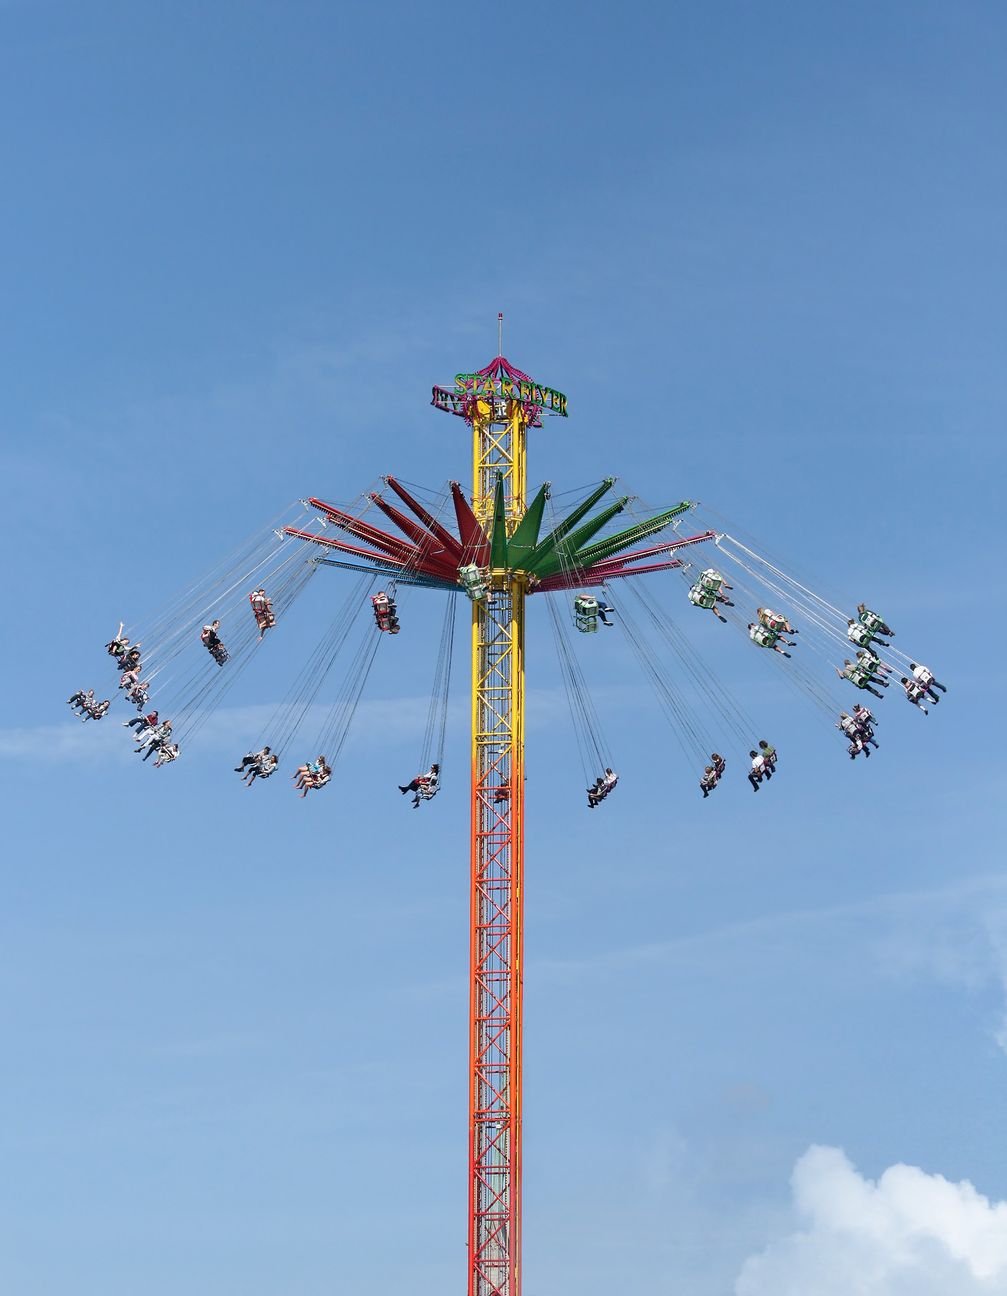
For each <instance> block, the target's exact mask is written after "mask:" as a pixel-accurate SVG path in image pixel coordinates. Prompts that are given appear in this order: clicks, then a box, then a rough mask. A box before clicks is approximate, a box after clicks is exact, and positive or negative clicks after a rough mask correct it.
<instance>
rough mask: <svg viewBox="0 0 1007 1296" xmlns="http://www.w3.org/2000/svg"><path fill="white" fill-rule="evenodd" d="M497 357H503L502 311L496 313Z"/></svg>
mask: <svg viewBox="0 0 1007 1296" xmlns="http://www.w3.org/2000/svg"><path fill="white" fill-rule="evenodd" d="M497 355H498V356H502V355H503V311H497Z"/></svg>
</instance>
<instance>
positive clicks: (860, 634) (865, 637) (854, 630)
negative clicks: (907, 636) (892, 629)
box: [846, 617, 891, 648]
mask: <svg viewBox="0 0 1007 1296" xmlns="http://www.w3.org/2000/svg"><path fill="white" fill-rule="evenodd" d="M846 637H847V639H849V640H850V642H851V643H855V644H856V645H857V647H858V648H870V646H871V644H872V643H879V644H880V645H881V647H882V648H889V647H891V645H890V644H889V643H887V642H886V641H885V640H884V639H879V638H878V636H877V635H876V634H875V632H874V631H873V630H869V629H868V628H867V626H865V625H861V624H860V622H859V621H854V620H853V618H852V617H850V618H849V620H848V621H847V622H846Z"/></svg>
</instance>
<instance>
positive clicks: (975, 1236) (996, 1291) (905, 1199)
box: [734, 1147, 1007, 1296]
mask: <svg viewBox="0 0 1007 1296" xmlns="http://www.w3.org/2000/svg"><path fill="white" fill-rule="evenodd" d="M791 1185H792V1188H793V1195H794V1211H795V1214H796V1215H797V1217H798V1218H799V1220H800V1222H801V1227H800V1228H799V1229H797V1230H796V1231H795V1232H792V1233H790V1234H789V1235H787V1236H785V1237H783V1238H781V1239H780V1240H778V1241H776V1242H773V1243H771V1244H770V1245H769V1246H768V1247H766V1249H765V1250H764V1251H763V1252H762V1253H761V1254H759V1255H756V1256H752V1257H751V1258H750V1259H748V1260H747V1261H746V1262H745V1264H744V1266H743V1267H742V1270H741V1273H740V1274H739V1276H738V1279H737V1282H736V1283H735V1287H734V1292H735V1296H1007V1202H995V1203H994V1202H990V1201H989V1200H988V1198H986V1197H984V1196H983V1195H982V1194H981V1193H979V1192H977V1191H976V1189H975V1188H974V1187H973V1186H972V1184H970V1183H969V1182H968V1181H967V1180H965V1181H963V1182H961V1183H951V1182H950V1181H949V1180H947V1179H944V1178H943V1177H942V1176H941V1175H937V1174H933V1175H931V1174H927V1173H926V1172H925V1171H923V1170H921V1169H919V1168H918V1167H917V1166H908V1165H894V1166H890V1167H889V1168H888V1169H887V1170H886V1171H885V1172H884V1174H883V1175H882V1176H881V1178H880V1179H878V1180H877V1181H876V1182H875V1181H873V1180H870V1179H865V1178H864V1177H863V1176H862V1175H861V1174H859V1173H858V1171H857V1170H856V1168H855V1167H854V1166H853V1165H851V1164H850V1162H849V1160H848V1159H847V1157H846V1156H845V1155H844V1153H843V1152H841V1151H840V1150H839V1149H838V1148H832V1147H812V1148H809V1149H808V1151H807V1152H806V1153H805V1154H804V1156H802V1157H801V1159H800V1160H799V1161H798V1162H797V1165H796V1166H795V1167H794V1173H793V1176H792V1178H791Z"/></svg>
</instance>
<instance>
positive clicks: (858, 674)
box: [836, 657, 885, 698]
mask: <svg viewBox="0 0 1007 1296" xmlns="http://www.w3.org/2000/svg"><path fill="white" fill-rule="evenodd" d="M836 674H837V675H838V676H839V678H840V679H845V680H849V681H850V683H851V684H855V685H856V687H857V688H858V689H866V691H867V692H868V693H873V694H874V696H875V697H876V698H883V697H884V696H885V695H884V693H879V692H878V690H877V689H876V688H872V687H871V677H870V675H868V673H867V672H866V671H865V670H864V668H863V666H861V665H860V663H859V662H851V661H850V659H849V658H848V657H846V658H844V659H843V669H842V670H840V669H839V667H838V666H837V667H836Z"/></svg>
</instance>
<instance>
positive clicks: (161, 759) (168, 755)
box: [154, 743, 178, 769]
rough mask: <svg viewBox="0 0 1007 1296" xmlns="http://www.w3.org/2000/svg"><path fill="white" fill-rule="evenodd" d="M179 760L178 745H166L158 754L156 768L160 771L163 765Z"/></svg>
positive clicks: (155, 762)
mask: <svg viewBox="0 0 1007 1296" xmlns="http://www.w3.org/2000/svg"><path fill="white" fill-rule="evenodd" d="M177 758H178V743H166V744H165V745H164V746H162V747H161V748H160V749H159V750H158V753H157V760H156V761H154V768H155V769H160V767H161V766H162V765H167V764H168V763H169V761H173V760H176V759H177Z"/></svg>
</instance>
